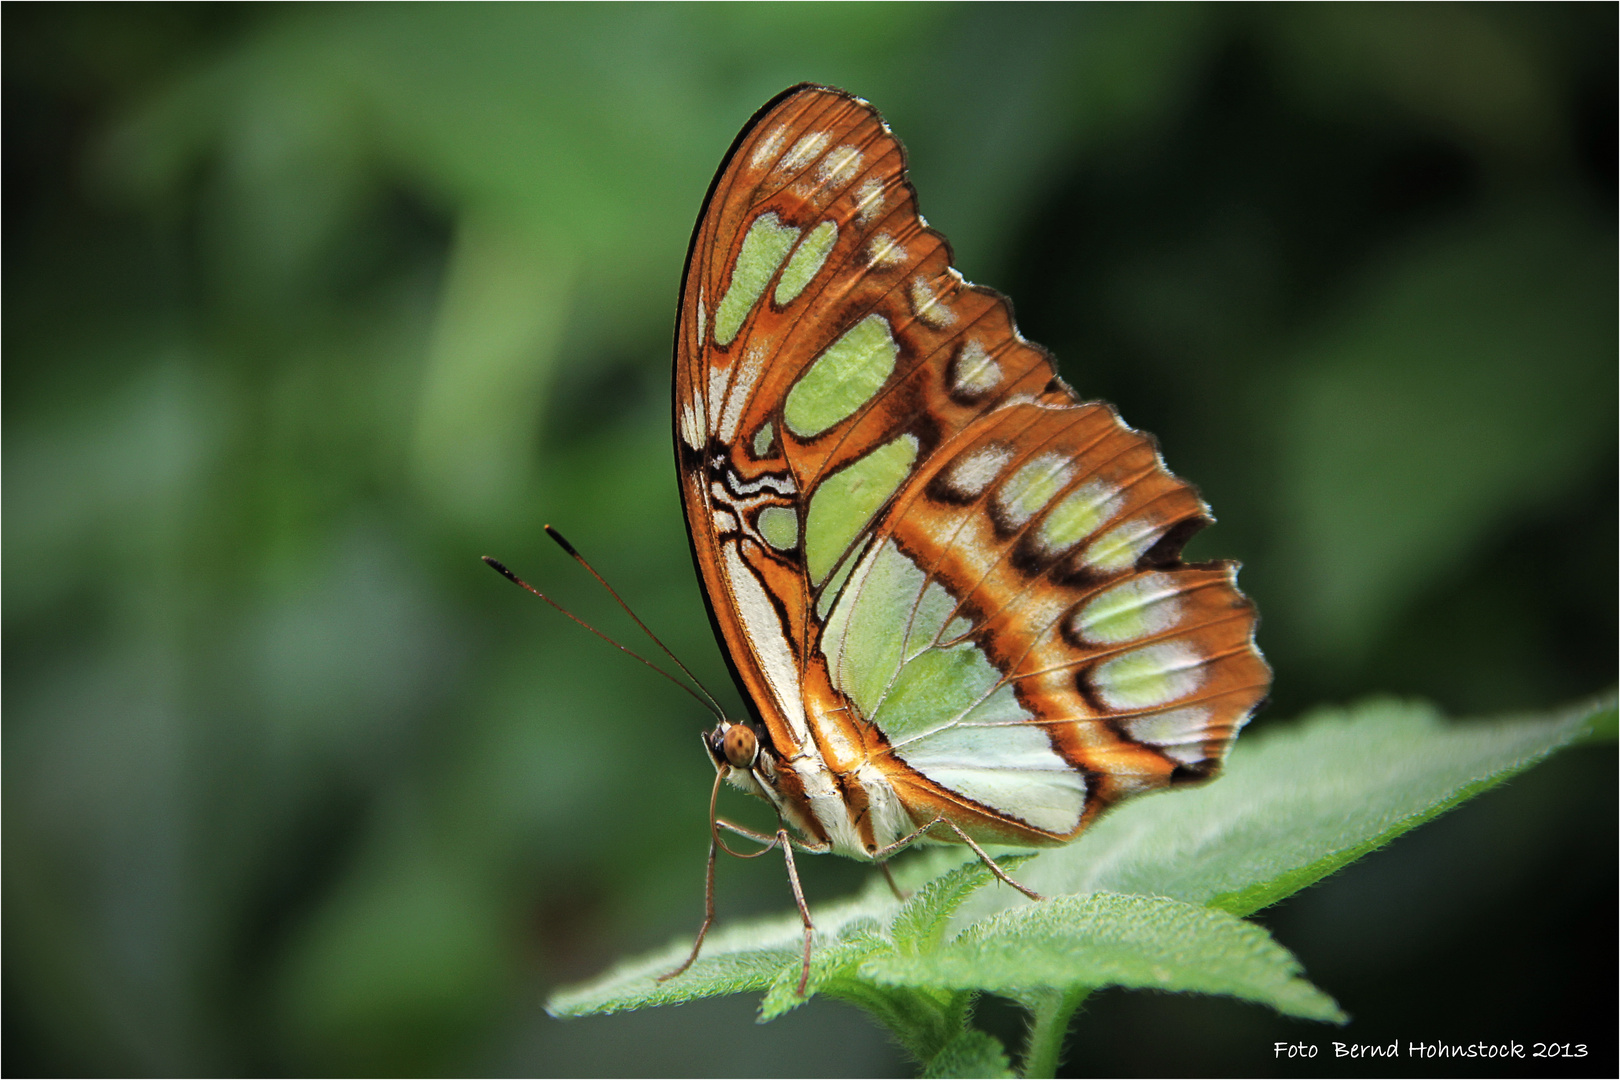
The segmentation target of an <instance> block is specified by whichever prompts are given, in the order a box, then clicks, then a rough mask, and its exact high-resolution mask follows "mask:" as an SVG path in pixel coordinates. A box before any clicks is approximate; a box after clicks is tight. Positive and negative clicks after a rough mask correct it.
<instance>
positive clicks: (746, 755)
mask: <svg viewBox="0 0 1620 1080" xmlns="http://www.w3.org/2000/svg"><path fill="white" fill-rule="evenodd" d="M720 747H721V749H722V750H724V751H725V755H726V760H727V761H728V762H730V763H731V766H732V768H734V769H746V768H748V767H750V766H751V765H753V764H754V757H755V756H756V755H757V754H758V753H759V740H758V739H757V738H755V737H754V729H753V728H751V727H749V726H748V725H746V724H733V725H731V727H730V728H728V729H727V730H726V734H725V736H724V737H723V738H722V739H721V741H720Z"/></svg>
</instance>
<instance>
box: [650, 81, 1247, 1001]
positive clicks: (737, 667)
mask: <svg viewBox="0 0 1620 1080" xmlns="http://www.w3.org/2000/svg"><path fill="white" fill-rule="evenodd" d="M951 261H952V259H951V250H950V245H949V244H948V243H947V242H946V240H945V238H944V237H943V236H941V235H940V234H939V233H937V232H935V231H934V230H932V229H930V228H929V227H928V225H927V223H926V222H925V221H924V220H923V218H922V215H921V214H920V213H918V210H917V195H916V192H915V191H914V190H913V188H912V186H911V184H910V182H909V180H908V179H907V175H906V157H905V151H904V149H903V148H902V147H901V145H900V143H899V141H898V140H897V139H896V138H895V137H894V135H893V134H892V133H891V132H890V131H889V129H888V126H887V125H886V124H885V123H884V121H883V118H882V117H881V116H879V115H878V113H877V111H876V110H875V109H873V108H872V106H871V105H869V104H867V103H866V102H865V101H863V100H861V99H860V98H857V97H854V96H852V95H850V94H847V93H845V92H843V91H841V90H835V89H831V88H828V87H824V86H814V85H801V86H796V87H794V88H792V89H790V90H788V91H786V92H784V93H782V94H780V95H779V96H777V97H776V98H775V99H774V100H772V101H771V102H770V103H768V104H767V105H766V106H765V107H764V108H763V109H761V110H760V111H759V112H758V113H757V114H756V115H755V116H754V118H753V119H752V120H751V121H750V122H749V123H748V125H747V126H746V127H745V128H744V129H743V130H742V132H741V133H740V134H739V135H738V136H737V139H736V141H735V142H734V143H733V145H732V147H731V150H730V152H729V153H728V154H727V155H726V158H725V160H724V161H723V162H722V163H721V165H720V170H719V172H718V174H717V175H716V176H715V178H714V182H713V183H712V185H711V186H710V188H709V193H708V196H707V199H706V200H705V202H704V205H703V210H702V213H701V214H700V216H699V218H698V222H697V226H696V228H695V229H694V231H693V235H692V244H691V249H690V251H689V253H688V256H687V262H686V272H685V276H684V278H683V280H682V285H681V298H680V313H679V324H678V328H677V332H676V341H675V376H674V414H675V450H676V458H677V467H678V471H679V477H680V487H681V498H682V501H683V505H684V506H685V510H686V524H687V530H688V534H689V536H690V538H691V544H692V554H693V557H694V559H695V560H696V562H697V568H698V573H699V576H700V577H701V579H702V583H703V592H704V597H705V599H706V601H707V603H708V608H709V613H710V616H711V618H712V620H713V622H714V625H715V629H716V632H717V634H718V636H719V638H720V640H721V641H723V642H724V645H725V652H726V656H727V658H728V661H729V663H730V665H731V668H732V672H733V674H734V676H735V677H736V679H737V681H738V684H739V685H740V686H741V687H742V688H743V690H744V691H745V694H746V697H747V699H748V700H749V702H750V708H751V713H752V715H751V718H750V722H748V723H733V722H731V721H729V720H722V721H721V722H720V723H719V725H718V726H717V727H716V728H715V729H714V730H713V731H712V732H710V733H708V734H707V735H706V736H705V743H706V745H707V747H708V749H709V752H710V754H711V756H712V757H713V759H714V763H715V766H716V768H717V770H718V772H719V774H720V777H721V778H724V779H726V780H728V781H730V782H731V783H732V784H734V785H735V786H737V787H739V788H741V789H743V790H745V791H748V792H751V793H753V794H755V795H758V796H760V797H761V798H763V799H765V801H766V802H768V803H769V804H770V805H771V807H772V808H773V809H774V810H775V812H776V813H777V815H778V816H779V818H780V820H781V822H782V823H783V824H784V829H783V831H781V832H779V833H778V834H777V836H776V837H775V838H774V839H773V838H770V837H764V838H762V839H765V840H767V841H773V842H774V843H775V844H777V845H780V846H781V847H782V848H783V850H784V853H785V854H786V855H787V856H788V859H789V868H790V871H791V868H792V846H790V843H789V841H790V840H791V843H792V845H796V846H798V847H799V848H800V849H801V850H809V851H816V852H826V851H832V852H836V853H838V854H840V855H846V856H849V857H851V858H855V859H863V860H875V861H881V860H882V859H883V858H884V857H885V856H887V855H888V854H890V853H892V852H894V851H896V850H898V848H899V847H903V846H904V845H905V844H907V843H908V842H910V841H913V840H916V839H929V840H936V841H944V842H959V843H970V844H972V845H973V846H974V847H975V849H977V848H978V845H979V844H982V843H984V844H1011V845H1020V846H1041V845H1053V844H1062V843H1065V842H1067V841H1070V840H1073V839H1074V838H1075V837H1076V836H1078V835H1079V833H1080V832H1081V830H1083V829H1084V828H1085V827H1086V826H1087V824H1088V823H1090V822H1091V821H1093V820H1094V819H1095V818H1096V817H1097V815H1098V814H1100V813H1101V812H1102V811H1104V810H1105V809H1107V808H1108V807H1109V806H1111V805H1113V804H1114V803H1116V802H1118V801H1120V800H1121V799H1124V798H1127V797H1128V796H1131V795H1136V794H1140V793H1142V792H1147V791H1154V790H1156V789H1160V788H1164V787H1169V786H1174V785H1177V784H1180V783H1184V782H1190V781H1197V780H1204V779H1207V778H1209V777H1211V776H1213V775H1214V774H1215V773H1216V772H1217V771H1218V770H1219V769H1220V766H1221V762H1222V760H1223V758H1224V757H1225V755H1226V752H1227V750H1228V748H1229V747H1230V746H1231V743H1232V740H1233V739H1234V737H1235V736H1236V735H1237V733H1238V731H1239V729H1240V728H1242V727H1243V725H1244V723H1245V722H1246V721H1247V720H1248V718H1249V716H1250V714H1251V713H1252V712H1253V711H1254V709H1255V708H1256V707H1257V706H1258V704H1259V703H1260V701H1261V699H1262V698H1263V697H1264V695H1265V693H1266V690H1267V687H1268V686H1269V684H1270V681H1271V673H1270V670H1269V668H1268V667H1267V666H1266V663H1265V661H1264V660H1263V659H1262V658H1261V656H1260V652H1259V650H1258V649H1256V647H1255V645H1254V640H1253V633H1254V627H1255V612H1254V606H1253V605H1252V604H1251V603H1250V602H1249V600H1248V599H1247V598H1246V597H1244V596H1243V594H1242V593H1240V592H1239V591H1238V589H1237V585H1236V580H1235V579H1236V574H1237V566H1236V564H1235V563H1231V562H1207V563H1194V564H1188V563H1183V562H1182V561H1181V558H1180V553H1181V549H1182V546H1183V545H1184V544H1185V543H1186V542H1187V540H1188V538H1189V537H1190V536H1192V534H1193V533H1195V532H1197V531H1198V530H1199V529H1201V528H1203V527H1204V526H1205V525H1207V524H1209V523H1210V522H1211V520H1212V518H1211V516H1210V512H1209V508H1208V507H1207V506H1205V505H1204V503H1203V501H1202V500H1201V499H1200V498H1199V496H1198V494H1197V492H1195V491H1194V490H1193V489H1192V487H1190V486H1189V485H1188V484H1186V483H1185V482H1183V481H1181V480H1178V479H1177V478H1176V477H1175V476H1173V475H1171V473H1170V472H1169V471H1168V470H1166V468H1165V466H1164V463H1163V461H1162V460H1161V459H1160V457H1159V454H1158V450H1157V448H1156V445H1155V443H1154V441H1153V439H1152V437H1151V436H1149V435H1146V434H1143V433H1141V432H1138V431H1135V430H1133V429H1132V428H1130V427H1127V426H1126V425H1125V424H1124V423H1123V422H1122V421H1121V420H1120V419H1119V417H1118V415H1116V413H1115V412H1114V410H1113V408H1111V407H1110V406H1108V405H1106V404H1102V403H1099V402H1085V401H1081V400H1080V398H1079V397H1078V396H1077V395H1076V394H1075V393H1074V391H1073V390H1071V389H1070V388H1069V387H1068V385H1067V384H1065V383H1064V382H1063V380H1061V379H1060V378H1058V376H1057V372H1056V370H1055V369H1054V367H1053V362H1052V358H1051V356H1050V355H1049V354H1048V353H1047V352H1046V351H1045V350H1043V349H1042V348H1041V347H1040V346H1038V345H1034V344H1032V343H1030V342H1028V341H1025V340H1024V339H1023V337H1021V336H1020V335H1019V333H1018V329H1017V327H1016V326H1014V325H1013V320H1012V311H1011V307H1010V305H1009V304H1008V302H1007V300H1006V299H1005V298H1004V297H1002V296H1001V295H1000V294H998V293H996V292H993V291H991V290H989V289H986V288H982V287H979V286H976V285H971V284H969V283H967V282H966V281H964V280H963V279H962V277H961V275H960V274H958V273H957V272H956V270H955V269H953V267H952V265H951ZM718 782H719V778H717V780H716V783H718ZM716 835H717V836H718V834H716ZM980 854H981V855H982V854H983V853H982V851H981V852H980ZM710 858H711V862H710V873H711V878H710V887H711V897H712V880H713V879H712V872H713V862H712V860H713V850H712V849H711V853H710ZM987 861H988V860H987ZM992 868H994V866H993V864H992ZM794 886H795V893H796V894H797V893H798V888H797V881H796V880H795V882H794ZM710 907H711V913H712V900H711V905H710ZM800 908H801V912H804V918H805V923H806V971H807V970H808V956H809V951H808V950H809V946H810V919H809V915H808V912H805V911H804V908H803V903H802V899H801V903H800ZM707 925H708V924H707V923H705V929H706V928H707ZM701 940H702V939H701V935H700V937H699V945H701ZM693 955H694V957H695V956H696V949H694V952H693ZM688 963H690V960H689V961H688ZM682 970H684V968H683V969H682ZM800 991H801V993H802V992H803V981H802V979H801V983H800Z"/></svg>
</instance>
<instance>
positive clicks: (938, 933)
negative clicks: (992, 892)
mask: <svg viewBox="0 0 1620 1080" xmlns="http://www.w3.org/2000/svg"><path fill="white" fill-rule="evenodd" d="M1027 861H1029V857H1028V856H1021V855H1015V856H1012V857H1010V858H1004V859H1002V860H1001V868H1002V869H1003V870H1009V871H1010V870H1015V869H1017V868H1018V867H1019V866H1022V865H1023V864H1024V863H1025V862H1027ZM990 880H991V874H990V868H989V867H987V866H985V865H984V863H983V862H981V861H980V860H978V859H973V860H972V861H970V862H966V863H963V864H962V865H961V866H958V867H957V868H956V869H955V870H952V871H950V872H949V873H945V874H941V875H940V876H939V877H936V878H935V879H934V880H932V881H930V882H929V883H928V884H927V885H925V886H923V888H922V889H920V890H919V891H918V892H917V894H916V895H915V896H913V897H912V898H911V899H910V900H908V901H906V903H905V904H904V905H903V906H902V907H901V908H900V910H899V911H897V912H895V915H894V919H893V920H892V921H891V922H890V924H889V933H890V936H892V937H893V939H894V945H895V948H896V949H897V950H899V951H900V952H901V953H902V954H910V955H915V954H917V953H924V952H930V951H932V950H933V949H935V948H936V947H937V946H938V945H939V942H940V939H941V937H942V936H943V935H944V933H945V924H946V922H947V921H948V920H949V919H950V917H951V916H952V915H953V914H955V912H956V909H957V908H959V907H961V906H962V902H963V901H964V900H966V899H967V898H968V897H969V896H970V895H972V893H973V892H974V891H975V890H977V889H978V888H980V887H981V886H983V885H985V884H987V883H988V882H989V881H990Z"/></svg>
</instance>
